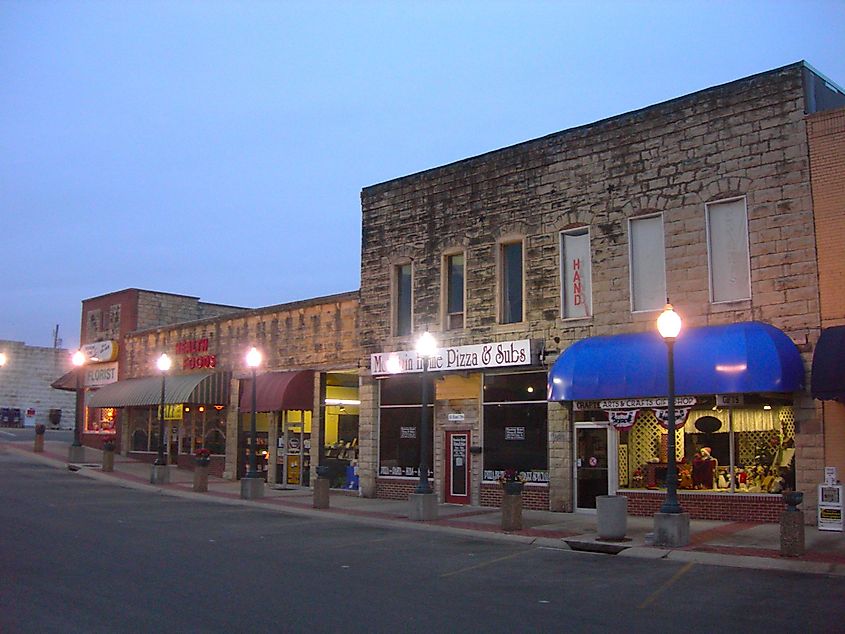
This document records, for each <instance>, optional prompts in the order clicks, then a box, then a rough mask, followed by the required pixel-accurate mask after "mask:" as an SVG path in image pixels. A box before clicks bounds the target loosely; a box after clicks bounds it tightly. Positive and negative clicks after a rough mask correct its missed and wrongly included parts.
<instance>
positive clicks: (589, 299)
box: [558, 225, 594, 321]
mask: <svg viewBox="0 0 845 634" xmlns="http://www.w3.org/2000/svg"><path fill="white" fill-rule="evenodd" d="M581 235H586V236H587V253H588V255H589V258H588V261H587V276H586V277H587V284H586V288H587V293H586V294H585V298H584V303H585V305H586V312H587V314H586V315H583V316H580V315H575V316H569V315H567V314H566V278H565V274H566V263H565V259H566V249H565V248H564V241H565V239H566V236H581ZM592 240H593V238H592V233H591V231H590V227H589V226H588V225H584V226H581V227H572V228H571V229H564V230H563V231H561V232H560V234H559V236H558V246H559V249H560V261H559V269H560V270H559V271H558V273H559V277H560V318H561V319H563V320H567V321H568V320H576V319H592V318H593V314H594V313H593V244H592ZM582 284H583V278H582Z"/></svg>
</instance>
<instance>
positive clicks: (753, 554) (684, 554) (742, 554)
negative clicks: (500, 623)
mask: <svg viewBox="0 0 845 634" xmlns="http://www.w3.org/2000/svg"><path fill="white" fill-rule="evenodd" d="M0 447H2V448H3V449H4V450H8V451H10V452H14V453H15V454H17V455H20V456H25V457H28V458H30V459H32V460H35V461H39V462H43V463H47V464H50V465H52V466H54V467H56V468H68V464H67V455H68V444H67V443H64V442H55V441H47V442H46V443H45V448H44V453H40V454H38V453H34V452H33V451H32V445H31V444H30V443H24V442H5V443H0ZM101 461H102V452H100V451H98V450H95V449H91V448H89V447H86V448H85V463H83V464H82V465H71V466H70V468H72V469H75V470H77V473H79V474H80V475H83V476H86V477H90V478H95V479H99V480H103V481H107V482H111V483H113V484H117V485H119V486H125V487H131V488H139V489H145V490H150V491H154V490H157V491H159V492H160V493H162V494H165V495H172V496H178V497H185V498H190V499H194V500H205V501H208V502H216V503H222V504H231V505H244V506H256V507H261V508H264V509H273V510H277V511H280V512H284V513H292V514H299V515H311V516H314V515H320V516H323V517H332V516H334V517H338V518H343V519H345V520H349V521H356V522H364V523H368V524H371V525H378V526H390V525H395V526H397V527H399V526H401V527H402V528H406V529H408V528H411V529H416V530H427V531H448V532H451V533H463V534H466V535H473V536H476V537H484V538H488V539H503V540H510V541H519V542H523V543H533V544H540V545H543V546H547V547H553V548H564V549H572V550H583V551H590V552H605V553H609V554H616V555H617V556H620V557H640V558H648V559H670V560H674V561H684V562H696V563H701V564H711V565H719V566H733V567H741V568H756V569H775V570H789V571H794V572H803V573H813V574H831V575H839V576H845V533H839V532H824V531H819V530H818V529H816V528H815V527H812V526H807V527H806V528H805V546H806V552H805V554H804V555H803V556H801V557H789V558H787V557H782V556H781V555H780V525H778V524H759V523H753V522H715V521H703V520H693V521H692V522H691V523H690V524H691V525H690V533H691V543H690V545H689V546H686V547H684V548H679V549H671V550H670V549H665V548H659V547H654V546H648V545H646V535H647V534H648V533H651V532H652V530H653V520H652V518H650V517H629V518H628V526H627V534H626V540H625V541H624V542H603V541H600V540H598V539H597V534H596V517H595V515H588V514H580V513H552V512H550V511H529V510H526V511H523V526H524V528H523V530H521V531H517V532H513V533H505V532H503V531H502V530H501V528H500V521H501V512H500V510H499V509H497V508H489V507H475V506H472V507H470V506H459V505H453V504H441V505H439V513H438V518H439V519H437V520H435V521H433V522H415V521H411V520H409V519H408V502H407V501H405V500H379V499H372V498H363V497H358V496H356V495H351V494H349V493H347V492H339V491H338V492H335V491H332V494H331V503H330V508H329V509H324V510H318V509H314V508H313V505H312V500H313V494H312V491H311V490H310V489H286V490H282V489H277V488H272V487H267V488H266V489H265V497H264V498H263V499H260V500H242V499H241V498H240V483H239V482H230V481H228V480H223V479H221V478H216V477H214V476H209V479H208V480H209V482H208V493H195V492H194V491H193V490H192V481H193V473H192V472H191V471H188V470H185V469H177V468H175V467H171V472H170V476H171V482H170V484H167V485H153V484H150V465H149V464H148V463H145V462H139V461H137V460H133V459H130V458H127V457H125V456H120V455H115V461H114V472H112V473H104V472H103V471H101V469H100V464H101Z"/></svg>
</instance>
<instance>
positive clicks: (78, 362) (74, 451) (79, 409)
mask: <svg viewBox="0 0 845 634" xmlns="http://www.w3.org/2000/svg"><path fill="white" fill-rule="evenodd" d="M70 361H71V363H73V365H74V367H75V368H76V416H75V421H74V424H73V444H71V446H70V454H69V456H68V459H69V461H70V462H84V460H85V457H84V452H85V449H83V447H82V417H83V414H84V411H85V398H84V393H83V391H82V372H83V370H82V366H84V365H85V361H86V359H85V353H84V352H82V350H77V351H76V352H74V353H73V356H71V358H70Z"/></svg>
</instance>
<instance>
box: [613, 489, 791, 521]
mask: <svg viewBox="0 0 845 634" xmlns="http://www.w3.org/2000/svg"><path fill="white" fill-rule="evenodd" d="M618 495H624V496H625V497H627V498H628V515H633V516H640V517H648V516H651V515H654V514H655V513H657V512H658V511H659V510H660V506H661V505H662V504H663V500H664V499H665V498H666V493H665V492H663V491H654V492H651V491H636V492H634V491H619V493H618ZM678 501H679V502H680V504H681V507H682V508H683V509H684V512H685V513H689V515H690V518H691V519H694V520H731V521H735V522H769V523H779V522H780V514H781V513H783V511H785V510H786V505H785V504H784V503H783V499H782V498H781V496H779V495H754V494H750V493H748V494H745V493H743V494H742V495H725V494H719V493H710V494H708V493H678Z"/></svg>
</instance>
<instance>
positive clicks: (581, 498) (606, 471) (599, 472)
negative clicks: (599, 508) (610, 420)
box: [575, 425, 616, 511]
mask: <svg viewBox="0 0 845 634" xmlns="http://www.w3.org/2000/svg"><path fill="white" fill-rule="evenodd" d="M614 445H615V434H613V433H612V430H611V429H610V428H609V427H608V426H606V425H576V427H575V508H576V509H577V510H579V511H581V510H587V511H594V510H595V509H596V498H597V497H598V496H600V495H607V494H608V493H609V492H610V491H611V490H613V491H614V492H615V489H616V485H615V482H614V480H615V478H614V473H615V469H616V460H615V459H614V458H615V447H614Z"/></svg>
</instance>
